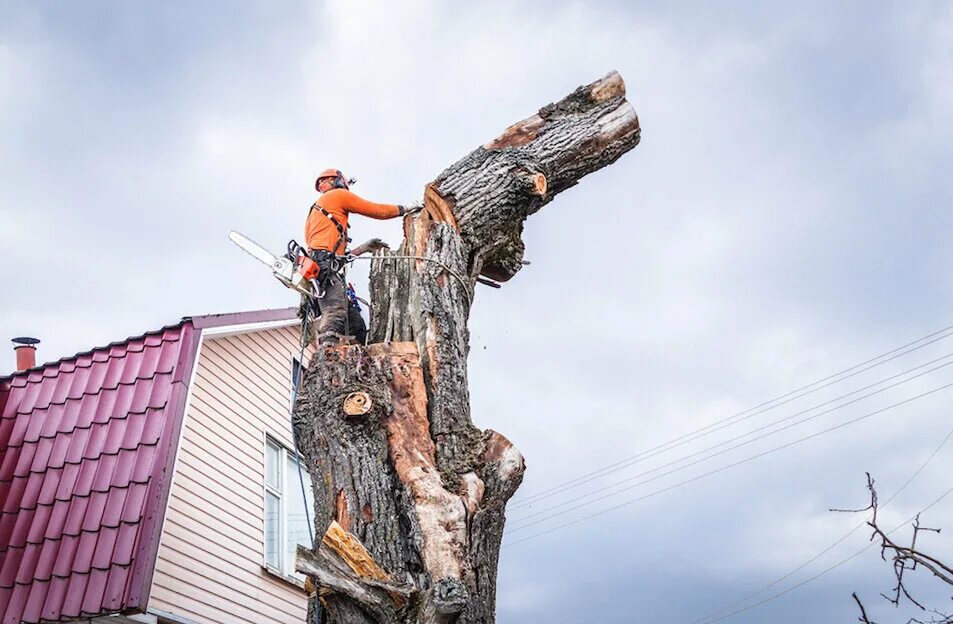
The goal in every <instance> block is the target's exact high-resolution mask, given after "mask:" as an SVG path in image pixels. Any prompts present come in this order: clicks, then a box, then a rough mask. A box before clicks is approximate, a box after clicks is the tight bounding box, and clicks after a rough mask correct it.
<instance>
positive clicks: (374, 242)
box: [351, 238, 390, 256]
mask: <svg viewBox="0 0 953 624" xmlns="http://www.w3.org/2000/svg"><path fill="white" fill-rule="evenodd" d="M380 249H390V245H388V244H387V243H385V242H384V241H382V240H381V239H379V238H372V239H370V240H367V241H364V242H363V243H361V244H360V245H358V246H357V247H355V248H354V249H352V250H351V255H354V256H359V255H361V254H363V253H367V252H371V253H374V252H376V251H378V250H380Z"/></svg>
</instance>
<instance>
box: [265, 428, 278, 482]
mask: <svg viewBox="0 0 953 624" xmlns="http://www.w3.org/2000/svg"><path fill="white" fill-rule="evenodd" d="M265 483H267V484H268V485H270V486H271V487H273V488H275V489H276V490H278V491H279V492H280V491H281V449H280V448H278V445H277V444H275V443H274V442H272V441H271V440H268V441H267V442H266V443H265Z"/></svg>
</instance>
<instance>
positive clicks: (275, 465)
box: [265, 436, 314, 581]
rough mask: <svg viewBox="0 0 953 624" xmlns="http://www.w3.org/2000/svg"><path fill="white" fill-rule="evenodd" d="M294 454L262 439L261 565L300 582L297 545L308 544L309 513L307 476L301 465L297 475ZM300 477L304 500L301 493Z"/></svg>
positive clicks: (310, 497)
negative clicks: (297, 568) (263, 457)
mask: <svg viewBox="0 0 953 624" xmlns="http://www.w3.org/2000/svg"><path fill="white" fill-rule="evenodd" d="M297 459H298V456H297V454H296V453H295V452H294V451H293V450H291V449H288V448H285V447H284V446H283V445H281V444H279V443H278V442H277V441H275V440H274V439H273V438H272V437H270V436H268V437H266V438H265V567H267V568H268V569H270V570H271V571H272V572H275V573H276V574H280V575H282V576H286V577H291V578H295V579H298V580H300V581H304V577H303V576H301V575H300V574H297V573H296V572H295V571H294V564H295V550H296V549H297V546H298V544H304V545H305V546H310V545H311V538H310V533H309V531H308V522H309V520H310V519H311V517H312V515H313V510H314V495H313V494H312V492H311V477H310V475H308V471H307V469H306V468H305V467H304V465H302V466H301V477H299V476H298V461H297ZM301 479H303V480H304V491H305V496H306V497H307V499H306V500H305V499H304V498H303V497H302V495H301Z"/></svg>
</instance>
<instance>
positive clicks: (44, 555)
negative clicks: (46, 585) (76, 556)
mask: <svg viewBox="0 0 953 624" xmlns="http://www.w3.org/2000/svg"><path fill="white" fill-rule="evenodd" d="M62 544H63V540H61V539H53V540H50V539H45V540H43V543H42V544H40V559H39V561H37V563H36V569H35V570H34V572H33V578H34V580H48V579H50V578H52V576H53V564H54V563H56V556H57V554H59V552H60V546H62Z"/></svg>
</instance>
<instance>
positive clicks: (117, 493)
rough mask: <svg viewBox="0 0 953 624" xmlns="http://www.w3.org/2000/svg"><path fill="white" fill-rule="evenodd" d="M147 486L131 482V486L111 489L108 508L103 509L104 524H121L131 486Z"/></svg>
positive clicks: (107, 502) (107, 503)
mask: <svg viewBox="0 0 953 624" xmlns="http://www.w3.org/2000/svg"><path fill="white" fill-rule="evenodd" d="M134 487H145V484H141V485H136V484H131V485H129V487H114V488H112V489H111V490H109V493H108V499H107V500H106V509H105V510H104V511H103V526H110V527H112V526H119V524H120V523H121V522H122V508H123V506H124V505H125V503H126V495H127V494H128V493H129V489H130V488H134Z"/></svg>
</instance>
